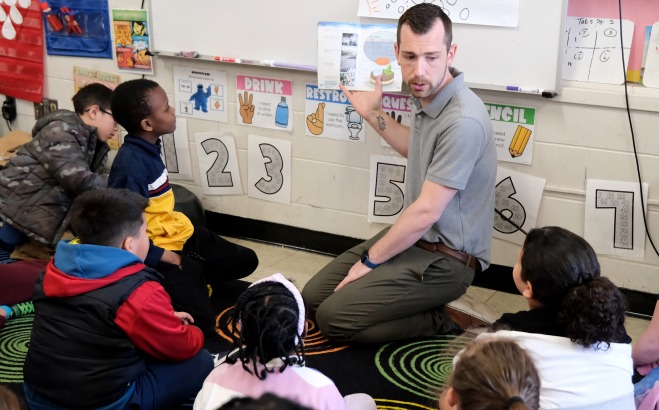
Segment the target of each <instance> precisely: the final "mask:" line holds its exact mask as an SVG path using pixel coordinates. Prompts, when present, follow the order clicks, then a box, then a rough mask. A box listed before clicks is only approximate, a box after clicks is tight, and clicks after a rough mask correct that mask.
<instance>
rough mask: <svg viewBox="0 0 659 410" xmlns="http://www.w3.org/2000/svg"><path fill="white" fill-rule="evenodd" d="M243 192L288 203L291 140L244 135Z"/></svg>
mask: <svg viewBox="0 0 659 410" xmlns="http://www.w3.org/2000/svg"><path fill="white" fill-rule="evenodd" d="M247 186H248V189H247V195H249V196H250V197H252V198H258V199H263V200H266V201H272V202H279V203H280V204H286V205H290V204H291V142H290V141H286V140H281V139H276V138H269V137H262V136H259V135H252V134H249V135H248V136H247Z"/></svg>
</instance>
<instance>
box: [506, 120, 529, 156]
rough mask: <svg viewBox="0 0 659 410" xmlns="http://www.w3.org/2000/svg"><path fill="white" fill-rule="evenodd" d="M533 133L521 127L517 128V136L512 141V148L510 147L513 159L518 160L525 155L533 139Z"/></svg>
mask: <svg viewBox="0 0 659 410" xmlns="http://www.w3.org/2000/svg"><path fill="white" fill-rule="evenodd" d="M531 133H532V131H531V130H530V129H528V128H526V127H522V126H521V125H518V126H517V129H516V130H515V136H514V137H513V140H512V141H510V147H508V152H510V156H511V157H513V158H517V157H519V156H521V155H522V154H523V153H524V149H525V148H526V144H527V143H528V142H529V139H530V138H531Z"/></svg>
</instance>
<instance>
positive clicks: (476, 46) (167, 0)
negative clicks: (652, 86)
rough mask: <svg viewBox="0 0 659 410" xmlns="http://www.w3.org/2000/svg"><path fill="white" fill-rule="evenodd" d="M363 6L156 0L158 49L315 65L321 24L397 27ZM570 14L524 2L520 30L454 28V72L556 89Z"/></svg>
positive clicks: (321, 0)
mask: <svg viewBox="0 0 659 410" xmlns="http://www.w3.org/2000/svg"><path fill="white" fill-rule="evenodd" d="M359 1H366V0H283V1H270V0H236V1H227V0H184V1H180V0H151V1H150V12H151V26H152V27H151V35H152V42H153V44H152V47H153V49H154V50H155V51H160V52H169V53H175V52H179V51H196V52H198V53H199V54H201V55H206V56H223V57H234V58H242V59H252V60H266V59H268V60H276V61H281V62H285V63H289V64H298V65H313V66H315V65H317V60H318V51H317V32H318V22H319V21H347V22H361V23H392V22H395V20H382V19H372V18H360V17H357V9H358V6H359ZM417 1H418V0H417ZM455 1H458V2H459V1H460V0H455ZM566 9H567V0H541V1H539V0H520V16H519V27H513V28H510V27H492V26H478V25H465V24H454V25H453V42H454V43H455V44H457V45H458V51H457V56H456V58H455V61H454V66H455V67H456V68H457V69H459V70H460V71H463V72H464V73H465V81H466V82H467V83H468V84H469V85H471V86H472V87H476V88H489V89H499V88H502V89H505V87H506V86H519V87H528V88H541V89H544V90H551V91H554V90H557V89H558V82H559V80H560V71H559V70H560V67H561V62H562V61H561V58H562V54H563V42H562V38H563V35H564V33H563V31H564V30H563V28H564V25H565V15H566Z"/></svg>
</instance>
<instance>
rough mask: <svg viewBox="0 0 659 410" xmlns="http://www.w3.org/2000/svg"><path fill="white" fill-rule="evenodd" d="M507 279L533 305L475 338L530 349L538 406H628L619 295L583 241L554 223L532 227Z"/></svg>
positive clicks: (621, 409)
mask: <svg viewBox="0 0 659 410" xmlns="http://www.w3.org/2000/svg"><path fill="white" fill-rule="evenodd" d="M513 279H514V281H515V284H516V285H517V289H518V290H519V291H520V293H521V294H522V296H524V297H525V298H526V299H527V301H528V304H529V307H530V308H531V310H529V311H522V312H518V313H506V314H504V315H503V316H501V318H500V319H499V320H498V321H496V322H495V323H494V325H493V328H494V330H495V331H496V333H484V334H481V335H479V336H478V339H481V338H482V339H486V340H490V339H493V338H497V337H505V338H510V339H512V340H514V341H516V342H517V343H519V344H520V346H522V347H523V348H525V349H526V350H527V351H528V352H529V353H530V354H531V357H533V360H534V361H535V365H536V367H537V368H538V371H539V372H540V379H541V381H542V383H541V389H540V407H541V408H543V409H556V408H578V409H579V410H586V409H593V410H595V409H597V410H600V409H615V410H628V409H634V398H633V385H632V381H631V379H632V373H633V369H632V358H631V338H630V337H629V336H628V335H627V332H626V330H625V300H624V298H623V296H622V294H621V293H620V290H619V289H618V288H617V287H616V286H615V285H614V284H613V283H612V282H611V281H610V280H609V279H607V278H605V277H601V276H600V265H599V262H598V261H597V256H596V254H595V251H594V250H593V248H592V247H591V246H590V245H589V244H588V242H586V241H585V240H584V239H583V238H581V237H580V236H578V235H575V234H574V233H572V232H570V231H568V230H566V229H563V228H560V227H556V226H548V227H544V228H538V229H532V230H531V231H530V232H529V233H528V235H527V237H526V240H525V241H524V245H523V247H522V249H521V251H520V252H519V258H518V260H517V264H516V265H515V267H514V268H513Z"/></svg>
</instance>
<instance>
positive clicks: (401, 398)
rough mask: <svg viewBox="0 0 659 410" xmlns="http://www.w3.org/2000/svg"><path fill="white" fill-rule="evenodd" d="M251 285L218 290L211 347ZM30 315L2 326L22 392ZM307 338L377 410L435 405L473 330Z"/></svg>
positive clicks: (0, 379) (324, 366)
mask: <svg viewBox="0 0 659 410" xmlns="http://www.w3.org/2000/svg"><path fill="white" fill-rule="evenodd" d="M248 285H249V283H247V282H242V281H236V282H234V283H231V284H228V285H225V286H224V287H223V288H222V289H221V290H219V291H217V292H215V294H213V295H212V297H211V299H212V301H213V304H214V306H217V307H218V316H217V332H218V336H217V338H213V339H211V340H207V343H206V348H207V349H208V350H209V351H211V352H223V351H227V350H228V349H229V345H230V344H229V334H230V332H231V331H232V326H231V324H230V323H229V317H230V316H231V311H232V309H233V305H234V303H235V301H236V300H237V298H238V296H239V295H240V293H241V292H242V291H243V290H244V289H245V288H246V287H247V286H248ZM32 319H33V316H32V315H28V316H24V317H20V318H16V319H12V320H10V321H8V322H7V324H6V325H5V327H4V328H3V329H2V331H0V383H2V384H5V385H8V386H9V387H10V388H11V389H12V390H13V391H15V392H16V393H18V394H19V395H21V396H22V382H23V372H22V367H23V361H24V359H25V355H26V353H27V349H28V347H29V340H30V329H31V326H32ZM308 325H309V333H308V336H307V338H306V339H305V342H306V343H305V346H306V354H307V365H308V366H309V367H312V368H315V369H317V370H319V371H321V372H322V373H324V374H325V375H326V376H328V377H329V378H331V379H332V380H334V382H335V383H336V385H337V387H338V388H339V391H341V393H342V394H343V395H347V394H351V393H367V394H369V395H371V396H372V397H373V398H374V399H375V402H376V404H377V406H378V409H382V410H384V409H386V410H399V409H400V410H404V409H405V410H406V409H409V410H419V409H428V410H434V409H437V408H438V405H437V398H438V397H439V393H440V392H441V391H442V390H443V389H444V387H445V386H446V382H447V380H448V377H449V374H450V373H451V369H452V360H453V357H454V356H455V354H456V353H457V352H458V351H459V350H460V349H462V348H463V347H464V346H465V345H466V344H467V343H468V342H469V341H470V340H471V339H473V337H475V335H474V334H471V333H465V334H463V335H462V336H458V337H456V336H435V337H430V338H422V339H413V340H403V341H397V342H392V343H386V344H381V345H361V344H342V343H332V342H330V341H329V340H327V339H326V338H325V337H323V336H322V335H321V334H320V332H319V331H318V327H317V326H316V324H315V323H314V322H313V321H309V322H308Z"/></svg>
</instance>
